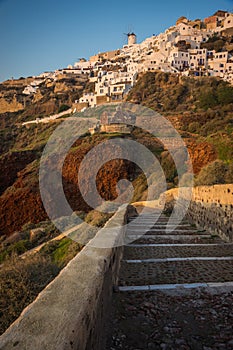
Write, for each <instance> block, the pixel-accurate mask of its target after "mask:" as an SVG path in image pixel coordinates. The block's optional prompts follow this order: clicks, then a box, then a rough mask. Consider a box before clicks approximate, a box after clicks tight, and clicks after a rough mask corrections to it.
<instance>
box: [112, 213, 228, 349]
mask: <svg viewBox="0 0 233 350" xmlns="http://www.w3.org/2000/svg"><path fill="white" fill-rule="evenodd" d="M135 219H136V217H131V218H130V219H129V220H130V227H129V228H128V230H127V232H126V237H127V239H128V241H129V244H128V245H127V246H125V248H124V255H123V260H122V262H121V269H120V275H119V284H118V291H119V292H118V293H115V294H114V299H113V315H112V328H113V329H112V330H111V336H109V339H108V345H107V348H106V349H107V350H114V349H126V350H139V349H165V350H166V349H168V350H169V349H195V350H196V349H197V350H199V349H200V350H207V349H208V350H212V349H214V350H215V349H216V350H217V349H233V336H232V332H231V331H230V329H231V326H232V322H233V314H232V311H231V305H232V301H233V293H232V290H233V244H230V243H226V242H224V241H223V240H222V239H221V238H220V237H219V236H214V235H211V234H209V233H208V232H206V231H204V230H198V229H197V228H195V227H194V226H192V225H190V224H189V223H188V221H187V220H186V219H183V221H182V222H181V223H179V224H178V225H177V223H176V222H175V221H173V222H172V223H170V222H169V225H170V226H169V228H175V229H174V230H173V231H171V232H167V231H166V228H167V223H168V221H169V218H168V217H167V216H166V215H164V214H162V215H161V216H160V217H159V213H157V212H155V211H151V212H147V213H145V214H143V215H140V219H137V220H135ZM156 220H157V221H156ZM154 222H156V223H155V224H154ZM150 226H151V227H150ZM145 227H147V232H146V233H145V234H143V235H142V231H143V229H144V228H145ZM149 227H150V228H149ZM229 293H230V294H229ZM213 316H214V317H213ZM219 344H220V345H219Z"/></svg>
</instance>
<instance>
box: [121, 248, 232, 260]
mask: <svg viewBox="0 0 233 350" xmlns="http://www.w3.org/2000/svg"><path fill="white" fill-rule="evenodd" d="M211 256H212V257H213V256H214V257H221V256H225V257H226V256H233V245H231V244H230V245H228V244H216V245H214V244H212V245H196V246H195V245H179V246H170V245H168V246H140V245H139V246H137V247H135V246H130V245H129V246H126V247H125V248H124V259H125V260H133V259H135V260H137V259H140V260H144V259H152V258H154V259H164V258H181V257H182V258H188V257H211Z"/></svg>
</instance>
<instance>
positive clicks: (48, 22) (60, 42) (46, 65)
mask: <svg viewBox="0 0 233 350" xmlns="http://www.w3.org/2000/svg"><path fill="white" fill-rule="evenodd" d="M115 4H116V5H115ZM218 9H223V10H229V11H232V12H233V0H211V1H210V0H196V1H195V0H194V1H188V0H178V1H175V0H173V1H171V0H167V1H156V0H144V1H143V0H140V1H138V0H118V1H116V2H114V1H107V0H96V1H91V0H90V1H88V0H86V1H85V0H84V1H79V0H76V1H75V0H66V1H63V0H62V1H59V0H39V1H36V0H0V32H1V54H0V81H2V80H5V79H8V78H11V77H15V78H18V77H21V76H30V75H36V74H39V73H41V72H43V71H49V70H54V69H57V68H63V67H66V66H67V65H68V64H73V63H74V62H75V61H77V60H78V58H80V57H86V58H88V57H89V56H90V55H93V54H95V53H97V52H99V51H105V50H111V49H116V48H120V47H122V46H123V44H125V43H126V36H125V35H124V34H123V33H127V32H128V31H134V32H135V33H136V34H137V36H138V41H139V42H140V41H142V40H143V39H145V38H146V37H148V36H151V35H152V34H158V33H160V32H162V31H164V29H166V28H167V27H169V26H171V25H173V24H174V23H175V21H176V19H177V18H178V17H180V16H181V15H184V16H187V17H189V18H190V19H195V18H204V17H207V16H209V15H211V14H213V13H214V12H215V11H216V10H218Z"/></svg>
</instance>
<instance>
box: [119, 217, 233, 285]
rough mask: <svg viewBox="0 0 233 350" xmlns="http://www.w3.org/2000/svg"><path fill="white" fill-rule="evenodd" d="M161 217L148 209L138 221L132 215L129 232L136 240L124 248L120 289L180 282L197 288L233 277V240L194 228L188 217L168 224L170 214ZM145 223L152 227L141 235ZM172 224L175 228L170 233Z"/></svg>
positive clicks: (226, 280) (219, 282)
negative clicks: (225, 239) (167, 229)
mask: <svg viewBox="0 0 233 350" xmlns="http://www.w3.org/2000/svg"><path fill="white" fill-rule="evenodd" d="M157 218H158V214H157V213H156V212H155V213H149V214H148V213H147V214H144V215H141V216H140V222H137V223H136V224H135V225H134V223H133V222H134V219H135V218H134V217H132V218H131V219H130V221H131V223H130V228H129V229H128V231H127V233H126V234H127V238H130V239H131V240H134V241H133V242H132V243H131V244H129V245H127V246H126V247H125V249H124V258H123V261H122V264H121V271H120V281H119V290H120V291H128V290H154V289H156V290H157V289H172V288H176V287H177V286H178V287H179V286H180V285H181V286H182V287H186V288H192V287H193V288H194V287H196V286H206V285H207V284H208V285H213V284H215V285H216V283H217V284H219V285H220V284H222V283H225V282H229V281H233V244H228V243H225V242H224V241H223V240H221V238H220V237H218V236H212V235H210V234H208V232H206V231H203V230H198V229H196V228H194V227H193V226H191V225H190V224H189V223H188V222H187V221H185V219H184V220H183V221H182V222H181V223H179V224H178V225H177V224H176V222H173V223H172V224H170V223H169V225H168V226H167V223H168V221H169V218H168V217H167V216H165V215H161V216H160V217H159V219H158V220H157ZM156 220H157V221H156ZM155 221H156V223H155V224H154V222H155ZM176 225H177V226H176ZM145 226H151V228H150V229H149V230H148V231H147V232H146V233H145V234H144V235H141V234H142V233H141V231H142V228H143V227H145ZM168 227H169V228H170V229H172V228H173V229H174V228H175V229H174V231H171V232H170V233H167V232H166V228H168ZM223 272H224V273H223Z"/></svg>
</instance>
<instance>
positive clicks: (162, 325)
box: [106, 289, 233, 350]
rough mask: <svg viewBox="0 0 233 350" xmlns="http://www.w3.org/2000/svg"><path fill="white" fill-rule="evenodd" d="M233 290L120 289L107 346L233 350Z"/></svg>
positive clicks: (113, 349)
mask: <svg viewBox="0 0 233 350" xmlns="http://www.w3.org/2000/svg"><path fill="white" fill-rule="evenodd" d="M232 305H233V292H225V293H222V294H213V293H212V292H210V291H207V290H203V289H197V290H195V291H188V292H186V294H184V295H182V294H181V295H170V294H169V293H163V292H155V293H151V292H150V293H147V292H133V293H132V292H130V293H115V294H114V300H113V310H112V315H111V316H112V317H111V319H112V320H111V322H110V324H109V329H108V331H109V337H108V341H107V347H106V350H118V349H124V350H141V349H148V350H149V349H160V350H161V349H162V350H173V349H179V350H188V349H192V350H220V349H221V350H230V349H233V332H232V325H233V310H232Z"/></svg>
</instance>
